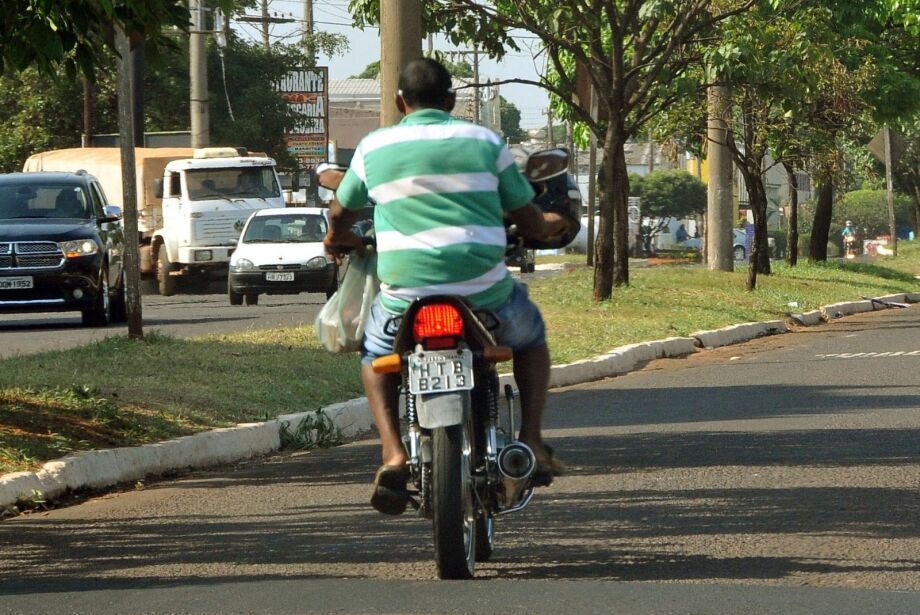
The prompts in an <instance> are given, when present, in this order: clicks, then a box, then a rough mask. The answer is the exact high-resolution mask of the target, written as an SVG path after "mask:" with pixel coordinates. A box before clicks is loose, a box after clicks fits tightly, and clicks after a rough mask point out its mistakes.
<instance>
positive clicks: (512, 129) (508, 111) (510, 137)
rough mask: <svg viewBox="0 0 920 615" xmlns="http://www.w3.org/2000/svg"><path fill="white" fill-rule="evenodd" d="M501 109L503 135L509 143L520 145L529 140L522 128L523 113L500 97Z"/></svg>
mask: <svg viewBox="0 0 920 615" xmlns="http://www.w3.org/2000/svg"><path fill="white" fill-rule="evenodd" d="M499 109H500V111H501V118H502V133H503V134H504V137H505V140H507V141H508V143H520V142H521V141H526V140H527V132H525V131H524V129H522V128H521V111H520V109H518V108H517V106H516V105H515V104H514V103H513V102H511V101H510V100H508V99H507V98H505V97H504V96H501V97H500V100H499Z"/></svg>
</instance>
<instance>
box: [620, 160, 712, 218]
mask: <svg viewBox="0 0 920 615" xmlns="http://www.w3.org/2000/svg"><path fill="white" fill-rule="evenodd" d="M630 183H632V182H630ZM641 191H642V215H643V216H645V217H649V218H677V219H682V218H687V217H689V216H693V215H696V214H701V213H703V211H705V209H706V185H705V184H704V183H703V182H701V181H700V180H698V179H697V178H696V177H694V176H693V175H690V174H689V173H687V172H686V171H681V170H674V171H672V170H667V169H661V170H658V171H652V172H651V173H649V174H648V175H646V176H645V177H644V178H642V187H641Z"/></svg>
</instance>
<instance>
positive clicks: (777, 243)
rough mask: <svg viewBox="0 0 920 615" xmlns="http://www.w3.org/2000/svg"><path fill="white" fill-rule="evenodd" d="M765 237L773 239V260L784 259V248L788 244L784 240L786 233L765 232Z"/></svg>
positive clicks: (778, 231)
mask: <svg viewBox="0 0 920 615" xmlns="http://www.w3.org/2000/svg"><path fill="white" fill-rule="evenodd" d="M767 236H768V237H770V238H771V239H773V254H772V255H771V256H772V257H773V258H784V257H785V256H786V247H787V245H788V244H789V241H788V239H787V238H786V231H780V230H776V231H767Z"/></svg>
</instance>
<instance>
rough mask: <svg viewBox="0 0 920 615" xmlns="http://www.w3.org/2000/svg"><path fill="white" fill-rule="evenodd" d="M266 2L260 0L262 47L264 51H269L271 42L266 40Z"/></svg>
mask: <svg viewBox="0 0 920 615" xmlns="http://www.w3.org/2000/svg"><path fill="white" fill-rule="evenodd" d="M268 20H269V15H268V0H262V46H263V47H265V49H271V42H270V41H269V40H268Z"/></svg>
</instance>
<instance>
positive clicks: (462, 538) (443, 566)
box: [431, 425, 477, 579]
mask: <svg viewBox="0 0 920 615" xmlns="http://www.w3.org/2000/svg"><path fill="white" fill-rule="evenodd" d="M432 440H433V441H432V448H433V456H434V458H433V459H432V467H431V508H432V520H433V526H434V558H435V563H436V564H437V566H438V577H439V578H441V579H470V578H472V577H473V572H474V570H475V568H476V543H477V540H476V501H475V494H474V493H473V488H474V487H473V477H472V473H471V456H472V447H471V443H470V438H469V436H468V428H467V427H466V426H465V425H453V426H451V427H440V428H438V429H435V430H434V432H433V434H432Z"/></svg>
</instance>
